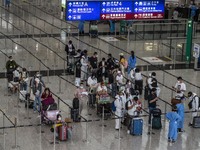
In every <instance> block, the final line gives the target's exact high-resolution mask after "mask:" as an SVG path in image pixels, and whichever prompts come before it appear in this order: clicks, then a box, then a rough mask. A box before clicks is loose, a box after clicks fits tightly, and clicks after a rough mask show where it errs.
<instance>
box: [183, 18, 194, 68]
mask: <svg viewBox="0 0 200 150" xmlns="http://www.w3.org/2000/svg"><path fill="white" fill-rule="evenodd" d="M192 31H193V21H192V20H191V19H189V20H188V22H187V40H186V52H185V57H186V65H187V66H188V67H189V64H190V62H191V48H192V34H193V32H192Z"/></svg>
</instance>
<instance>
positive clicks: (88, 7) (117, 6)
mask: <svg viewBox="0 0 200 150" xmlns="http://www.w3.org/2000/svg"><path fill="white" fill-rule="evenodd" d="M66 8H67V10H66V20H70V21H77V20H131V19H160V18H163V17H164V0H155V1H150V0H149V1H141V0H134V1H133V0H132V1H131V0H121V1H111V0H104V1H103V0H98V1H92V0H91V1H90V0H81V1H77V0H76V1H73V0H69V1H67V3H66Z"/></svg>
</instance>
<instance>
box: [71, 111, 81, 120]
mask: <svg viewBox="0 0 200 150" xmlns="http://www.w3.org/2000/svg"><path fill="white" fill-rule="evenodd" d="M71 119H72V120H73V121H74V122H80V118H79V109H71Z"/></svg>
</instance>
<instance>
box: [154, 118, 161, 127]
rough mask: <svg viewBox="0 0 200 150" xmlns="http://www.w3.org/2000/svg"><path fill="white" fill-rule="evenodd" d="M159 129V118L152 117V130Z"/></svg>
mask: <svg viewBox="0 0 200 150" xmlns="http://www.w3.org/2000/svg"><path fill="white" fill-rule="evenodd" d="M161 128H162V123H161V117H153V119H152V129H161Z"/></svg>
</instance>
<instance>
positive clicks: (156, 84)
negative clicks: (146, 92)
mask: <svg viewBox="0 0 200 150" xmlns="http://www.w3.org/2000/svg"><path fill="white" fill-rule="evenodd" d="M151 82H153V83H152V84H151V86H152V87H153V88H156V87H158V81H157V79H156V78H152V80H151Z"/></svg>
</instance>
